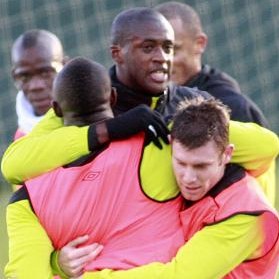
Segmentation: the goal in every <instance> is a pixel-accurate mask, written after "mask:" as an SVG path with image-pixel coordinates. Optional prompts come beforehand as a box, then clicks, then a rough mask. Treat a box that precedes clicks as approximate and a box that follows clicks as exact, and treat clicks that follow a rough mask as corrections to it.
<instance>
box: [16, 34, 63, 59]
mask: <svg viewBox="0 0 279 279" xmlns="http://www.w3.org/2000/svg"><path fill="white" fill-rule="evenodd" d="M31 48H39V49H42V50H44V51H45V52H47V53H49V56H51V58H54V59H55V60H57V61H62V60H63V56H64V54H63V46H62V43H61V41H60V40H59V39H58V37H57V36H56V35H54V34H53V33H51V32H49V31H47V30H42V29H32V30H28V31H26V32H25V33H23V34H22V35H20V36H19V37H18V38H17V39H16V40H15V42H14V44H13V46H12V53H11V58H12V63H13V64H16V63H17V61H18V60H20V56H21V53H22V52H23V51H24V50H26V49H31Z"/></svg>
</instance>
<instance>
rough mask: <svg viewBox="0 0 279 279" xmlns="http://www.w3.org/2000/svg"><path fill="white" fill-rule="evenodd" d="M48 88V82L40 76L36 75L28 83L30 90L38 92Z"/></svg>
mask: <svg viewBox="0 0 279 279" xmlns="http://www.w3.org/2000/svg"><path fill="white" fill-rule="evenodd" d="M45 86H46V81H45V80H44V79H43V78H42V77H41V76H40V75H34V76H32V77H31V78H30V80H29V82H28V89H29V90H38V89H41V88H44V87H45Z"/></svg>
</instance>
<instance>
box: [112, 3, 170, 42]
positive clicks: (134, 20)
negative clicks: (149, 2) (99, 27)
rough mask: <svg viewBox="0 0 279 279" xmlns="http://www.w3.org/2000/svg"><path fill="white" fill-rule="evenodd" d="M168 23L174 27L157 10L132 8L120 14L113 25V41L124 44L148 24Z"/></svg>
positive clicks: (153, 25)
mask: <svg viewBox="0 0 279 279" xmlns="http://www.w3.org/2000/svg"><path fill="white" fill-rule="evenodd" d="M162 24H163V25H166V26H167V27H168V28H170V29H172V27H171V25H170V24H169V22H168V21H167V20H166V19H165V18H164V17H163V16H162V15H161V14H160V13H159V12H157V11H155V10H154V9H151V8H132V9H128V10H125V11H123V12H121V13H120V14H118V15H117V16H116V18H115V19H114V21H113V23H112V27H111V43H112V44H113V45H120V46H123V45H125V43H126V42H127V41H129V40H130V39H131V38H132V37H134V36H136V35H137V32H138V31H139V30H140V31H141V30H142V29H144V28H146V27H147V26H149V27H151V28H156V26H157V27H159V28H160V27H161V26H162Z"/></svg>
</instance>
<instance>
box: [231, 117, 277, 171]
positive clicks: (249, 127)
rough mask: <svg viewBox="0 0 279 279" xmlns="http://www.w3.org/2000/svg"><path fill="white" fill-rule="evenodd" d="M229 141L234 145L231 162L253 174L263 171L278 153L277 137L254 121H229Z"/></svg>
mask: <svg viewBox="0 0 279 279" xmlns="http://www.w3.org/2000/svg"><path fill="white" fill-rule="evenodd" d="M229 137H230V139H229V140H230V142H231V143H233V144H234V145H235V151H234V153H233V158H232V162H233V163H237V164H240V165H242V166H243V167H244V168H245V169H247V170H248V171H250V173H251V174H252V175H253V176H258V175H261V174H262V173H264V172H265V171H266V170H267V169H268V168H269V166H270V164H271V163H272V161H273V160H274V159H275V158H276V156H277V155H278V153H279V139H278V136H277V135H276V134H275V133H273V132H272V131H270V130H268V129H265V128H263V127H260V126H259V125H257V124H255V123H241V122H236V121H231V122H230V135H229Z"/></svg>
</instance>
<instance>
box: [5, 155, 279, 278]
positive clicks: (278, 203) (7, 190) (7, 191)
mask: <svg viewBox="0 0 279 279" xmlns="http://www.w3.org/2000/svg"><path fill="white" fill-rule="evenodd" d="M276 173H277V189H278V185H279V159H278V160H277V171H276ZM11 193H12V192H11V189H10V187H9V185H7V184H4V183H2V187H0V279H3V278H4V275H3V271H4V266H5V264H6V263H7V260H8V239H7V232H6V224H5V208H6V205H7V202H8V200H9V197H10V195H11ZM277 193H278V194H277V196H276V208H277V210H279V190H277ZM277 279H279V275H278V276H277Z"/></svg>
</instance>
